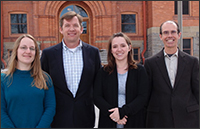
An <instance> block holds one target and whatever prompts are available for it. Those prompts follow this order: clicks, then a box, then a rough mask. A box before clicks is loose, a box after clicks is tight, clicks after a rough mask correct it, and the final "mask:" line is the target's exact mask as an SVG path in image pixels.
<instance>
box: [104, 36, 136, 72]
mask: <svg viewBox="0 0 200 129" xmlns="http://www.w3.org/2000/svg"><path fill="white" fill-rule="evenodd" d="M115 37H123V38H124V39H125V40H126V43H127V44H128V45H131V40H130V38H129V37H128V36H127V35H125V34H124V33H122V32H119V33H114V34H113V35H112V36H111V37H110V39H109V41H108V55H107V62H108V64H107V65H105V67H104V69H105V70H106V71H107V72H109V74H111V73H112V72H113V71H114V69H115V67H116V62H115V58H114V56H113V54H112V53H111V48H112V41H113V39H114V38H115ZM128 69H137V65H136V62H135V60H134V59H133V50H132V49H131V50H130V51H129V52H128Z"/></svg>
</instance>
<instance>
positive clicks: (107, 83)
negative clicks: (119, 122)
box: [94, 65, 149, 128]
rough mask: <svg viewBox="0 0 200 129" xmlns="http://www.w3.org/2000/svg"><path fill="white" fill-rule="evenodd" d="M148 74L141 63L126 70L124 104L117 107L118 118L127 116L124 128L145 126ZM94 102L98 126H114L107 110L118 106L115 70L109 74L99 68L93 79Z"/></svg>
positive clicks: (114, 123)
mask: <svg viewBox="0 0 200 129" xmlns="http://www.w3.org/2000/svg"><path fill="white" fill-rule="evenodd" d="M148 84H149V83H148V75H147V73H146V71H145V68H144V67H143V66H142V65H138V69H131V70H128V76H127V80H126V104H125V105H124V106H123V107H122V108H119V113H120V119H122V118H123V117H124V116H125V115H127V116H128V119H127V123H126V125H125V126H124V127H125V128H134V127H145V104H146V103H147V100H148V95H149V90H148V89H149V86H148ZM94 103H95V105H96V106H97V107H98V108H99V109H100V110H99V113H100V114H99V128H116V122H114V121H112V120H111V119H110V117H109V115H110V114H111V113H110V112H109V111H108V110H109V109H111V108H115V107H118V78H117V70H116V69H115V70H114V72H112V73H111V74H109V73H108V72H106V71H104V69H103V68H101V69H100V70H99V72H98V74H97V77H96V79H95V87H94Z"/></svg>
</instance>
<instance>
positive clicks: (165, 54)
mask: <svg viewBox="0 0 200 129" xmlns="http://www.w3.org/2000/svg"><path fill="white" fill-rule="evenodd" d="M163 53H164V56H165V57H169V56H168V55H167V53H166V52H165V49H163ZM172 56H176V57H178V49H177V50H176V52H175V53H174V54H173V55H172ZM172 56H171V57H172Z"/></svg>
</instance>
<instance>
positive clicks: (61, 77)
mask: <svg viewBox="0 0 200 129" xmlns="http://www.w3.org/2000/svg"><path fill="white" fill-rule="evenodd" d="M62 47H63V45H62V42H61V43H60V45H58V46H57V47H56V48H55V54H54V55H52V56H54V59H55V61H56V62H57V63H56V64H57V68H58V71H57V73H58V79H59V80H60V81H61V82H62V84H63V85H60V86H59V87H61V88H62V89H63V91H66V92H67V94H68V95H70V96H71V97H73V94H72V93H71V91H70V90H69V89H68V86H67V83H66V80H65V73H64V66H63V52H62V50H63V48H62Z"/></svg>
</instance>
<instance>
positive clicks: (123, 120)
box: [117, 116, 128, 125]
mask: <svg viewBox="0 0 200 129" xmlns="http://www.w3.org/2000/svg"><path fill="white" fill-rule="evenodd" d="M127 118H128V117H127V116H124V117H123V118H122V119H121V120H119V121H117V124H120V125H125V124H126V122H127Z"/></svg>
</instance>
